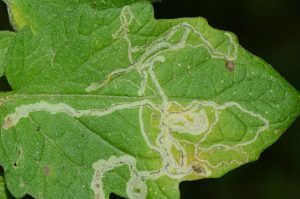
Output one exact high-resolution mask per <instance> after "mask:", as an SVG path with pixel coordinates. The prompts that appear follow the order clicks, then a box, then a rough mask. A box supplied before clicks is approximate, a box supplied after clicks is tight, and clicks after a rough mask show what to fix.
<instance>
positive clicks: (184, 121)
mask: <svg viewBox="0 0 300 199" xmlns="http://www.w3.org/2000/svg"><path fill="white" fill-rule="evenodd" d="M59 2H61V1H59ZM91 2H95V4H93V3H91ZM103 2H106V3H103ZM7 3H8V4H9V6H10V10H11V13H12V18H13V21H14V22H15V26H16V27H17V29H18V33H17V34H16V35H15V37H14V39H13V41H12V43H11V45H10V47H9V49H8V51H7V53H6V56H5V63H7V66H6V69H5V75H6V76H7V79H8V81H9V83H10V85H11V86H12V88H13V91H12V92H10V93H2V94H1V97H0V104H1V106H0V119H1V121H2V123H1V144H0V160H1V165H2V166H3V167H4V170H5V175H6V183H7V186H8V189H9V190H10V191H11V192H12V194H13V195H14V196H16V197H22V196H24V195H25V194H30V195H32V196H33V197H35V198H97V199H99V198H101V199H102V198H108V197H109V194H110V193H112V192H113V193H115V194H118V195H120V196H123V197H127V198H139V199H140V198H172V199H173V198H179V197H180V194H179V189H178V185H179V183H180V182H182V181H186V180H197V179H202V178H215V177H220V176H222V175H224V174H225V173H226V172H228V171H230V170H232V169H234V168H236V167H238V166H240V165H243V164H245V163H248V162H251V161H254V160H256V159H257V158H258V157H259V154H260V153H261V152H262V151H263V150H264V149H265V148H267V147H268V146H270V145H271V144H272V143H274V142H275V141H276V140H277V139H278V138H279V137H280V135H281V134H282V133H283V132H284V131H285V130H286V129H287V128H288V127H289V125H290V124H291V123H292V122H293V121H294V120H295V118H296V117H297V116H298V115H299V113H300V97H299V93H298V91H296V90H295V89H294V88H293V87H292V86H291V85H289V83H288V82H286V80H284V79H283V78H282V77H281V76H280V75H279V74H278V73H277V72H276V71H275V70H274V69H273V68H272V67H271V66H270V65H268V64H267V63H266V62H264V61H263V60H261V59H260V58H257V57H256V56H254V55H252V54H250V53H249V52H247V51H246V50H245V49H243V48H242V47H241V46H239V45H238V42H237V38H236V37H235V36H234V35H233V34H232V33H229V32H224V31H220V30H216V29H213V28H211V27H210V26H209V25H208V24H207V22H206V20H205V19H203V18H184V19H173V20H156V19H154V14H153V9H152V6H151V4H150V3H149V2H146V1H117V0H116V1H79V2H77V1H71V0H68V1H63V3H58V2H56V1H50V0H49V1H47V0H45V1H37V0H31V1H29V0H28V1H27V0H22V1H21V0H14V1H12V0H8V1H7ZM38 8H40V9H38Z"/></svg>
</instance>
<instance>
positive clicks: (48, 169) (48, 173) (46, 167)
mask: <svg viewBox="0 0 300 199" xmlns="http://www.w3.org/2000/svg"><path fill="white" fill-rule="evenodd" d="M50 173H51V169H50V167H49V166H48V165H46V166H45V167H44V175H45V176H47V177H48V176H49V175H50Z"/></svg>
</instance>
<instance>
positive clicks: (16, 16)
mask: <svg viewBox="0 0 300 199" xmlns="http://www.w3.org/2000/svg"><path fill="white" fill-rule="evenodd" d="M139 1H142V2H145V1H149V2H151V1H153V0H79V1H78V0H64V1H61V0H51V1H50V0H43V1H41V0H31V1H29V0H4V2H6V3H7V5H8V8H9V12H10V15H11V17H12V19H11V21H12V25H13V26H14V27H15V29H20V28H22V27H24V26H26V25H28V26H30V27H31V29H32V31H34V32H36V31H40V30H42V29H43V28H46V27H47V26H48V25H49V23H50V22H51V21H52V20H53V18H59V17H60V16H61V15H62V14H63V13H64V12H65V11H66V10H73V9H76V8H77V7H78V5H88V6H90V7H92V8H94V9H97V10H106V9H111V8H121V7H123V6H126V5H129V4H131V3H134V2H139Z"/></svg>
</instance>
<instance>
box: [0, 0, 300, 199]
mask: <svg viewBox="0 0 300 199" xmlns="http://www.w3.org/2000/svg"><path fill="white" fill-rule="evenodd" d="M154 7H155V12H156V18H178V17H196V16H202V17H205V18H206V19H207V20H208V22H209V24H210V25H211V26H213V27H215V28H218V29H222V30H229V31H231V32H233V33H235V34H237V35H238V37H239V41H240V44H241V45H242V46H244V47H245V48H246V49H248V50H249V51H251V52H252V53H254V54H256V55H258V56H260V57H262V58H263V59H265V60H266V61H267V62H269V63H270V64H271V65H273V66H274V68H275V69H276V70H277V71H279V72H280V73H281V74H282V76H284V77H285V78H286V79H287V80H288V81H289V82H290V83H291V84H292V85H293V86H295V87H296V89H298V90H300V64H299V63H300V49H299V48H300V0H163V1H162V2H160V3H155V4H154ZM0 30H12V28H11V27H10V25H9V23H8V16H7V11H6V8H5V5H4V4H3V3H2V2H1V1H0ZM0 88H1V89H2V90H3V89H8V88H9V87H8V85H6V83H5V79H4V78H2V79H1V80H0ZM180 189H181V195H182V199H198V198H199V199H201V198H205V199H215V198H216V199H227V198H228V199H248V198H249V199H283V198H284V199H293V198H299V194H300V193H299V192H300V119H298V120H297V121H296V122H295V123H294V124H293V125H292V126H291V128H290V129H289V130H288V131H287V132H286V133H285V134H284V135H283V136H282V137H281V138H280V139H279V141H278V142H277V143H275V144H274V145H273V146H271V147H270V148H269V149H267V150H266V151H265V152H264V153H262V155H261V158H260V160H259V161H257V162H255V163H249V164H247V165H245V166H242V167H240V168H239V169H236V170H234V171H231V172H229V173H228V174H227V175H225V176H224V177H222V178H219V179H205V180H200V181H194V182H184V183H182V184H181V185H180ZM113 198H115V197H113Z"/></svg>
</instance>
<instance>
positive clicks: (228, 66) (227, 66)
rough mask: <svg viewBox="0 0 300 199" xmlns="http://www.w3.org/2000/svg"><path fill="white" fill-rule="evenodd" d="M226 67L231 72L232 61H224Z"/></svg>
mask: <svg viewBox="0 0 300 199" xmlns="http://www.w3.org/2000/svg"><path fill="white" fill-rule="evenodd" d="M225 65H226V68H227V69H228V70H229V71H230V72H233V71H234V63H233V62H232V61H228V60H227V61H226V64H225Z"/></svg>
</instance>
